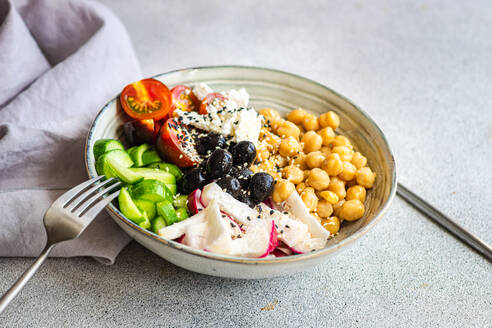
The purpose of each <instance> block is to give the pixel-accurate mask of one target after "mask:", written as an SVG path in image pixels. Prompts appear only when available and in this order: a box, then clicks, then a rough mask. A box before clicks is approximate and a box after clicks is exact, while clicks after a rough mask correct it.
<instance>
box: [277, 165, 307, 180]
mask: <svg viewBox="0 0 492 328" xmlns="http://www.w3.org/2000/svg"><path fill="white" fill-rule="evenodd" d="M282 176H283V177H284V179H287V180H289V181H290V182H292V183H295V184H297V183H301V182H302V181H303V180H304V172H303V171H302V170H301V169H300V168H298V167H297V166H294V165H289V166H286V167H285V168H284V169H283V170H282Z"/></svg>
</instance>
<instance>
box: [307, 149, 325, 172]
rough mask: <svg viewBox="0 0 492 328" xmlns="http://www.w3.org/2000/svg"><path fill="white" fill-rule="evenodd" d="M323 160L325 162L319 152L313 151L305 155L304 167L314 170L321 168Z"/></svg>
mask: <svg viewBox="0 0 492 328" xmlns="http://www.w3.org/2000/svg"><path fill="white" fill-rule="evenodd" d="M324 160H325V156H323V154H321V152H319V151H315V152H312V153H309V154H307V156H306V165H307V167H309V168H310V169H314V168H317V167H321V164H323V161H324Z"/></svg>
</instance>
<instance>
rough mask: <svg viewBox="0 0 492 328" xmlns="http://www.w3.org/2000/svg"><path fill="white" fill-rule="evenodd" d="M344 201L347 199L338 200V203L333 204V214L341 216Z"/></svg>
mask: <svg viewBox="0 0 492 328" xmlns="http://www.w3.org/2000/svg"><path fill="white" fill-rule="evenodd" d="M344 203H345V199H341V200H339V201H338V203H336V204H334V205H333V215H335V216H338V217H340V216H339V214H340V211H341V210H342V206H343V204H344Z"/></svg>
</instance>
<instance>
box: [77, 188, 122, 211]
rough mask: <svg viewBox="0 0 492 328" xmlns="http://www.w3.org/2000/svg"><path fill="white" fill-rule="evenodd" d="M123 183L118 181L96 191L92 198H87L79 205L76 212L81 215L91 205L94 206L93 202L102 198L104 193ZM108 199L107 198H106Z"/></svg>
mask: <svg viewBox="0 0 492 328" xmlns="http://www.w3.org/2000/svg"><path fill="white" fill-rule="evenodd" d="M120 185H121V182H120V181H118V182H116V183H115V184H112V185H110V186H109V187H106V188H105V189H103V190H101V191H100V192H98V193H96V194H95V195H94V196H92V197H91V198H89V199H88V200H86V201H85V202H83V204H82V205H80V206H79V208H77V210H76V211H75V212H74V214H75V215H76V216H80V214H82V213H83V212H84V211H85V210H86V209H87V208H89V207H90V206H92V204H93V203H94V202H95V201H96V200H97V199H98V198H100V197H101V196H103V195H104V194H106V193H107V192H109V191H111V190H113V189H114V188H116V187H119V186H120ZM104 199H106V198H104Z"/></svg>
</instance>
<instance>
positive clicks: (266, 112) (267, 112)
mask: <svg viewBox="0 0 492 328" xmlns="http://www.w3.org/2000/svg"><path fill="white" fill-rule="evenodd" d="M258 113H260V114H261V115H263V116H265V117H266V118H277V119H279V118H280V114H279V112H277V111H276V110H275V109H272V108H262V109H260V110H259V111H258Z"/></svg>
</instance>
